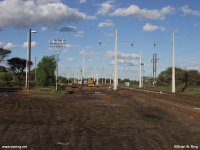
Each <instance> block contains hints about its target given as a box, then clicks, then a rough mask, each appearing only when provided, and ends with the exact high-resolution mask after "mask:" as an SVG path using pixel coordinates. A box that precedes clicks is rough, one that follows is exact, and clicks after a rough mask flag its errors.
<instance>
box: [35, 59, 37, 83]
mask: <svg viewBox="0 0 200 150" xmlns="http://www.w3.org/2000/svg"><path fill="white" fill-rule="evenodd" d="M36 61H37V57H35V86H36V81H37V67H36V66H37V65H36V63H37V62H36Z"/></svg>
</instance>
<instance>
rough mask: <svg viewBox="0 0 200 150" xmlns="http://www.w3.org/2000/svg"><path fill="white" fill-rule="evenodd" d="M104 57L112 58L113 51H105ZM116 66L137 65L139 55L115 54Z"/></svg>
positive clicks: (112, 62)
mask: <svg viewBox="0 0 200 150" xmlns="http://www.w3.org/2000/svg"><path fill="white" fill-rule="evenodd" d="M106 56H107V57H110V58H114V56H115V54H114V51H107V52H106ZM117 58H118V64H123V65H128V66H134V65H138V63H139V55H137V54H125V53H120V52H118V54H117ZM111 64H114V61H111Z"/></svg>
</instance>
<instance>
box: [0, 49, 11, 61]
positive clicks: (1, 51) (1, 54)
mask: <svg viewBox="0 0 200 150" xmlns="http://www.w3.org/2000/svg"><path fill="white" fill-rule="evenodd" d="M10 53H11V50H8V49H4V48H0V62H2V61H3V59H4V58H5V57H7V56H8V55H9V54H10Z"/></svg>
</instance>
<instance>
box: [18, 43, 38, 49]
mask: <svg viewBox="0 0 200 150" xmlns="http://www.w3.org/2000/svg"><path fill="white" fill-rule="evenodd" d="M37 45H38V43H37V42H35V41H32V42H31V47H36V46H37ZM21 47H22V48H27V47H28V42H24V43H23V44H22V46H21Z"/></svg>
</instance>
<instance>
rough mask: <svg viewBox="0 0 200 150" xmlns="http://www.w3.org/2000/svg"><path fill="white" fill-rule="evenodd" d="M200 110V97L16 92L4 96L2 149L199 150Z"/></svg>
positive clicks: (0, 114) (1, 103) (101, 91)
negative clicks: (19, 147)
mask: <svg viewBox="0 0 200 150" xmlns="http://www.w3.org/2000/svg"><path fill="white" fill-rule="evenodd" d="M69 91H74V92H69ZM199 108H200V97H193V96H186V95H170V94H169V95H166V94H163V93H157V94H155V93H151V92H145V91H139V90H132V89H119V90H117V91H112V90H111V89H109V88H108V87H106V88H97V89H75V88H71V89H68V90H67V92H66V93H65V94H58V95H48V94H44V93H42V92H34V91H32V92H31V93H30V94H27V93H24V92H12V93H11V94H10V95H3V96H0V146H1V147H0V148H2V149H4V147H3V146H27V148H26V149H30V150H172V149H180V146H182V149H186V148H187V149H200V110H199Z"/></svg>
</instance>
